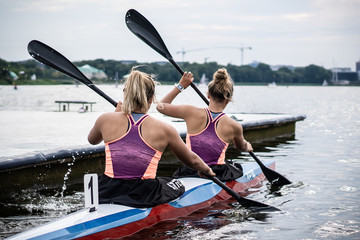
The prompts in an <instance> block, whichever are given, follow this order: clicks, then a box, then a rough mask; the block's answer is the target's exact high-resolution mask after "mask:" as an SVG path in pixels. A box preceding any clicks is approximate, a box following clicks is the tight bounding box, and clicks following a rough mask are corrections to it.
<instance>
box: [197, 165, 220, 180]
mask: <svg viewBox="0 0 360 240" xmlns="http://www.w3.org/2000/svg"><path fill="white" fill-rule="evenodd" d="M199 175H200V176H201V177H205V178H208V177H215V176H216V174H215V173H214V172H213V170H212V169H211V168H210V167H208V169H207V171H206V172H205V171H204V172H199Z"/></svg>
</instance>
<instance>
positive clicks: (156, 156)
mask: <svg viewBox="0 0 360 240" xmlns="http://www.w3.org/2000/svg"><path fill="white" fill-rule="evenodd" d="M154 98H155V81H154V80H153V79H152V77H151V76H150V75H149V74H146V73H144V72H140V71H138V70H136V69H132V71H131V73H130V76H129V78H128V79H127V81H126V83H125V85H124V100H123V101H124V102H123V103H122V102H119V103H118V106H117V108H116V110H115V112H111V113H104V114H102V115H101V116H100V117H99V118H98V119H97V120H96V122H95V124H94V126H93V128H92V129H91V131H90V133H89V135H88V140H89V142H90V143H91V144H98V143H100V142H102V141H104V143H105V172H104V175H102V176H101V177H100V179H99V202H100V203H114V204H122V205H127V206H131V207H140V208H142V207H153V206H156V205H159V204H162V203H166V202H169V201H171V200H173V199H175V198H177V197H179V196H180V195H181V194H183V193H184V186H183V185H182V184H181V182H180V181H178V180H176V179H173V178H167V177H156V171H157V167H158V162H159V160H160V158H161V155H162V153H163V151H164V150H165V148H166V147H169V148H170V149H171V150H172V151H173V152H174V153H175V155H176V156H177V157H178V158H179V159H180V160H181V161H183V162H184V163H185V164H186V165H187V166H188V167H190V168H192V169H194V171H200V172H204V173H205V174H208V175H210V176H215V174H214V173H213V171H212V170H211V168H209V166H207V165H206V164H205V163H204V162H203V161H202V160H201V158H199V156H198V155H197V154H195V153H193V152H192V151H190V150H189V148H187V147H186V145H185V144H184V142H183V141H182V139H181V138H180V136H179V134H178V132H177V131H176V130H175V128H173V127H172V126H170V125H169V124H166V123H164V122H161V121H160V120H157V119H155V118H153V117H151V116H149V115H148V114H147V112H148V110H149V108H150V106H151V103H152V102H153V101H154Z"/></svg>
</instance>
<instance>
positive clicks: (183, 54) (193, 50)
mask: <svg viewBox="0 0 360 240" xmlns="http://www.w3.org/2000/svg"><path fill="white" fill-rule="evenodd" d="M203 50H207V48H198V49H191V50H185V49H184V48H183V49H182V50H181V51H177V52H176V54H179V53H181V54H182V62H184V58H185V54H186V53H188V52H196V51H203Z"/></svg>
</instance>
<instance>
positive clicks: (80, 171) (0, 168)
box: [0, 113, 306, 201]
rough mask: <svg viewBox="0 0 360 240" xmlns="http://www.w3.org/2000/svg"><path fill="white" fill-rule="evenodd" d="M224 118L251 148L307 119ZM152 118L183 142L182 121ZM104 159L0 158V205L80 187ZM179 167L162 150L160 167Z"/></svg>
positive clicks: (92, 151) (72, 153)
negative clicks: (238, 126)
mask: <svg viewBox="0 0 360 240" xmlns="http://www.w3.org/2000/svg"><path fill="white" fill-rule="evenodd" d="M227 114H228V115H229V116H230V117H232V118H233V119H235V120H236V121H239V122H240V123H241V124H242V126H243V129H244V136H245V139H246V140H247V141H249V142H250V143H252V144H256V143H261V142H264V141H270V140H275V139H276V138H284V137H292V136H294V135H295V125H296V122H298V121H302V120H304V119H305V118H306V116H304V115H288V114H246V113H227ZM155 117H159V118H160V119H162V120H163V121H165V122H168V123H170V124H171V125H173V126H174V127H175V128H176V129H177V131H178V132H179V134H180V136H181V137H182V138H183V139H185V136H186V124H185V122H184V121H183V120H180V119H175V118H170V117H164V116H162V115H159V116H155ZM104 159H105V146H104V144H99V145H97V146H92V145H86V146H76V147H74V148H71V149H66V150H65V149H52V150H47V151H41V152H31V153H27V154H22V155H16V156H10V157H0V182H1V185H0V191H1V193H2V194H1V195H0V201H2V200H4V199H6V198H7V197H8V196H11V195H14V194H17V193H20V192H22V191H24V190H30V191H32V190H43V189H58V188H61V187H62V186H63V185H64V181H66V185H67V186H71V185H77V184H83V175H84V174H85V173H98V174H102V173H103V171H104V163H105V161H104ZM180 164H181V162H180V161H179V160H177V159H176V157H175V156H174V155H173V154H172V153H171V151H169V150H165V152H164V154H163V156H162V159H161V161H160V163H159V167H161V165H168V166H170V165H171V166H173V168H174V169H175V168H176V167H177V166H179V165H180ZM64 179H65V180H64Z"/></svg>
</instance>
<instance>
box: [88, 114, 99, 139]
mask: <svg viewBox="0 0 360 240" xmlns="http://www.w3.org/2000/svg"><path fill="white" fill-rule="evenodd" d="M102 122H103V115H101V116H100V117H99V118H98V119H97V120H96V122H95V124H94V126H93V128H92V129H91V130H90V132H89V135H88V141H89V143H90V144H93V145H96V144H99V143H100V142H101V141H102V140H103V136H102V134H101V125H102Z"/></svg>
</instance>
